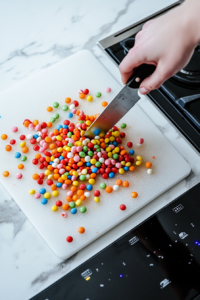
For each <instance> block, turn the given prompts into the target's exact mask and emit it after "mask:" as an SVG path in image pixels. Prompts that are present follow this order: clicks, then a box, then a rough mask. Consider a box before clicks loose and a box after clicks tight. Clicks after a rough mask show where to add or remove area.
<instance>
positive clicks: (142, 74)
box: [84, 64, 156, 138]
mask: <svg viewBox="0 0 200 300" xmlns="http://www.w3.org/2000/svg"><path fill="white" fill-rule="evenodd" d="M155 69H156V67H155V66H154V65H147V64H143V65H141V66H140V67H138V68H137V69H136V70H135V71H134V73H133V75H132V76H131V77H130V78H129V80H128V82H127V84H126V85H125V86H124V87H123V88H122V90H121V91H120V92H119V94H118V95H117V96H116V97H115V98H114V99H113V100H112V101H111V102H110V103H109V105H108V106H107V107H106V108H105V109H104V111H103V112H102V113H101V114H100V115H99V117H98V118H97V119H96V120H95V121H94V123H93V124H92V125H91V126H90V127H89V128H88V130H87V131H86V132H85V134H84V136H86V137H89V138H93V137H94V136H97V135H105V134H106V133H107V132H108V131H109V130H110V129H111V128H112V127H113V126H114V125H115V124H116V123H117V122H118V121H119V120H120V119H121V118H122V117H123V116H124V115H125V114H126V113H127V112H128V111H129V110H130V109H131V108H132V107H133V106H134V105H135V104H136V103H137V102H138V100H139V99H140V97H139V95H138V88H139V86H140V83H141V82H142V81H143V80H144V79H145V78H147V77H148V76H150V75H151V74H152V73H153V72H154V71H155Z"/></svg>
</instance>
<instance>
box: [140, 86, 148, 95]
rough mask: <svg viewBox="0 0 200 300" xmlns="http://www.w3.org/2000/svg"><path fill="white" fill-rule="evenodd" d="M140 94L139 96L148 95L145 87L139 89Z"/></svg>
mask: <svg viewBox="0 0 200 300" xmlns="http://www.w3.org/2000/svg"><path fill="white" fill-rule="evenodd" d="M140 93H141V94H147V93H148V90H147V89H145V87H141V88H140Z"/></svg>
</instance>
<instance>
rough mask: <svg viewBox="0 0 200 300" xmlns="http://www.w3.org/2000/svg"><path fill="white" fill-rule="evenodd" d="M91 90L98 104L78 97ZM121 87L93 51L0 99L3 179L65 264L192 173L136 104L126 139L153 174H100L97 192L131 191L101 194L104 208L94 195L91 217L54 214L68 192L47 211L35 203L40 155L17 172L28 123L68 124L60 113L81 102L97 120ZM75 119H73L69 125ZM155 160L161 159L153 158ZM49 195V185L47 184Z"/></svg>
mask: <svg viewBox="0 0 200 300" xmlns="http://www.w3.org/2000/svg"><path fill="white" fill-rule="evenodd" d="M108 86H109V87H111V89H112V91H111V93H106V92H105V89H106V87H108ZM85 88H88V89H89V90H90V94H91V95H92V96H93V98H94V100H93V101H92V102H88V101H87V100H86V99H84V100H81V99H79V97H78V92H79V90H80V89H85ZM120 89H121V87H120V85H119V84H118V83H117V82H116V81H115V79H114V78H113V77H112V76H111V75H110V74H109V72H108V71H107V70H106V69H105V68H104V67H103V66H102V65H101V64H100V62H99V61H98V60H97V59H96V58H95V57H94V56H93V54H92V53H90V52H89V51H86V50H84V51H81V52H78V53H77V54H74V55H73V56H71V57H69V58H67V59H65V60H63V61H61V62H60V63H58V64H55V65H54V66H52V67H50V68H48V69H46V70H45V71H43V72H42V73H40V74H38V75H37V76H34V77H32V78H30V79H28V80H26V81H24V82H22V83H21V84H19V85H17V86H15V87H13V88H12V89H10V90H8V91H6V92H4V93H2V94H1V95H0V100H1V118H0V135H1V134H2V133H6V134H7V135H8V139H7V140H6V141H3V140H1V139H0V155H1V157H3V159H2V160H1V164H0V180H1V182H2V184H3V185H4V186H5V188H6V189H7V191H8V192H9V193H10V194H11V196H12V197H13V199H14V200H15V201H16V202H17V204H18V205H19V206H20V208H21V209H22V210H23V212H24V213H25V214H26V216H27V217H28V218H29V220H30V221H31V222H32V224H33V225H34V226H35V228H36V229H37V230H38V232H39V233H40V234H41V236H42V237H43V238H44V240H45V241H46V242H47V244H48V245H49V247H50V248H51V249H52V250H53V251H54V252H55V254H56V255H57V256H59V257H61V258H63V259H64V258H67V257H70V256H71V255H73V254H74V253H76V252H77V251H79V250H80V249H81V248H83V247H85V246H86V245H88V244H89V243H91V242H92V241H94V240H95V239H97V238H98V237H99V236H101V235H102V234H104V233H105V232H106V231H108V230H110V229H111V228H113V227H114V226H116V225H117V224H118V223H120V222H122V221H123V220H124V219H126V218H128V217H129V216H130V215H132V214H134V213H135V212H136V211H137V210H139V209H140V208H142V207H143V206H145V205H146V204H147V203H149V202H150V201H152V200H153V199H155V198H156V197H157V196H159V195H160V194H162V193H163V192H164V191H166V190H167V189H169V188H170V187H172V186H173V185H175V184H176V183H177V182H179V181H180V180H182V179H183V178H185V177H186V176H187V175H188V174H189V173H190V167H189V165H188V164H187V162H186V161H185V160H184V159H183V158H182V157H181V155H180V154H179V153H178V152H177V150H176V149H175V148H174V147H173V146H172V145H171V144H170V143H169V141H168V140H167V139H166V138H165V137H164V135H163V134H162V133H161V132H160V131H159V130H158V128H157V127H156V126H155V125H154V124H153V123H152V121H151V120H150V119H149V118H148V116H147V115H146V114H145V113H144V112H143V111H142V109H141V108H140V107H139V106H138V105H136V106H135V107H133V108H132V109H131V110H130V111H129V113H128V114H127V115H126V116H125V117H124V118H123V120H121V121H120V123H121V122H125V123H127V125H128V126H127V128H126V129H125V130H124V131H125V132H126V137H125V138H124V139H123V144H124V145H126V144H127V142H128V141H132V142H133V145H134V146H133V149H134V150H135V155H134V157H135V156H136V155H141V156H142V157H143V161H144V163H145V162H146V161H151V162H152V164H153V165H152V168H153V171H154V173H153V175H151V176H150V175H148V174H147V169H146V168H145V165H144V163H143V166H141V167H136V170H135V171H134V172H127V173H126V174H125V175H116V176H115V178H113V179H109V180H103V179H102V177H101V176H98V179H97V180H96V183H95V185H94V188H93V191H94V190H95V189H99V184H100V183H101V182H106V183H107V185H111V186H113V185H114V182H115V180H116V178H122V179H123V180H128V181H129V183H130V186H129V187H128V188H124V187H120V189H119V190H118V191H117V192H113V193H111V194H107V193H106V192H105V190H101V195H100V199H101V201H100V203H96V202H94V200H93V198H94V197H93V191H92V192H91V196H90V198H88V199H86V200H85V201H84V204H83V205H85V206H86V207H87V212H86V213H85V214H82V213H80V212H79V208H78V212H77V214H75V215H72V214H71V213H70V212H69V211H68V217H67V218H63V217H62V216H61V212H62V209H61V208H59V209H58V211H57V212H53V211H52V210H51V206H52V205H54V204H55V201H56V200H58V199H59V200H62V201H63V202H64V203H65V202H66V200H65V198H66V191H63V190H62V189H59V192H60V194H59V196H58V197H57V198H54V197H51V199H50V200H49V201H48V204H47V205H42V204H41V203H40V200H41V199H35V197H34V195H30V194H29V190H30V189H35V190H36V191H37V192H38V191H39V189H40V187H41V186H39V185H38V184H37V183H36V182H35V181H34V180H33V179H32V174H33V173H41V172H42V170H39V169H38V167H37V166H34V165H33V164H32V162H31V161H32V158H33V157H34V155H35V153H36V152H35V151H33V150H32V145H30V142H29V141H28V140H27V144H28V145H30V147H29V148H30V151H29V153H28V154H27V157H28V159H27V161H26V162H24V165H25V168H24V170H22V171H21V173H22V174H23V178H22V179H21V180H17V179H16V178H15V175H16V173H18V172H19V170H18V168H17V165H18V164H19V163H20V162H21V161H20V159H16V158H14V153H15V152H16V151H20V147H19V143H20V140H19V136H20V135H21V134H28V133H30V131H29V130H28V129H26V128H25V127H24V126H23V120H24V119H30V120H34V119H38V120H39V121H40V122H42V121H48V120H49V119H50V117H51V116H52V115H53V113H55V112H58V113H59V114H60V118H59V119H58V120H57V121H56V122H55V126H56V125H58V124H60V123H61V122H63V120H64V119H66V118H67V113H68V112H64V111H62V109H61V107H62V105H64V104H65V102H64V100H65V98H66V97H71V98H72V99H73V100H74V99H76V100H78V101H79V103H80V106H79V108H80V109H81V110H84V111H85V113H86V114H95V113H99V112H101V111H102V110H103V107H102V106H101V103H102V101H108V102H110V101H111V100H112V99H113V97H114V96H115V95H116V94H117V93H118V92H119V90H120ZM98 91H100V92H101V93H102V97H101V98H96V97H95V93H96V92H98ZM55 101H57V102H59V104H60V106H59V108H57V109H54V110H53V112H52V113H49V112H47V111H46V108H47V106H50V105H52V104H53V102H55ZM75 120H77V119H76V117H75V116H74V117H73V118H72V119H71V121H75ZM13 126H18V128H19V131H18V132H17V133H13V132H12V131H11V128H12V127H13ZM141 137H142V138H144V141H145V142H144V144H143V145H142V146H140V147H138V146H137V143H138V139H139V138H141ZM12 138H15V139H16V140H17V143H16V144H15V145H14V146H13V149H12V151H11V152H6V151H5V145H7V144H9V141H10V139H12ZM152 156H155V159H152ZM5 170H8V171H9V172H10V176H9V177H7V178H4V177H3V176H2V172H3V171H5ZM45 187H46V188H47V191H50V192H51V190H50V187H49V186H47V185H46V184H45ZM133 191H136V192H137V193H138V198H137V199H132V198H131V192H133ZM120 204H125V205H126V207H127V209H126V210H125V211H121V210H120V209H119V206H120ZM80 226H83V227H85V233H84V234H82V235H81V234H79V233H78V228H79V227H80ZM69 235H70V236H72V237H73V239H74V240H73V242H72V243H67V242H66V237H67V236H69Z"/></svg>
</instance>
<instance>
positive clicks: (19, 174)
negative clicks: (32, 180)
mask: <svg viewBox="0 0 200 300" xmlns="http://www.w3.org/2000/svg"><path fill="white" fill-rule="evenodd" d="M22 176H23V175H22V174H21V173H17V174H16V176H15V177H16V178H17V179H21V178H22Z"/></svg>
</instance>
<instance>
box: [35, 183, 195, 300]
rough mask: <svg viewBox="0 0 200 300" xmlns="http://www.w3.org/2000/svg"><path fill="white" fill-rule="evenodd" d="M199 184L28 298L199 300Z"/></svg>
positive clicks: (48, 299)
mask: <svg viewBox="0 0 200 300" xmlns="http://www.w3.org/2000/svg"><path fill="white" fill-rule="evenodd" d="M199 195H200V183H199V184H197V185H196V186H194V187H193V188H192V189H190V190H189V191H187V192H186V193H185V194H183V195H182V196H180V197H179V198H177V199H176V200H175V201H173V202H172V203H170V204H169V205H168V206H166V207H164V208H163V209H162V210H160V211H159V212H158V213H156V214H155V215H153V216H152V217H150V218H149V219H148V220H146V221H145V222H143V223H142V224H140V225H139V226H137V227H136V228H134V229H132V230H131V231H130V232H128V233H127V234H126V235H124V236H122V237H121V238H120V239H118V240H117V241H115V242H114V243H113V244H111V245H109V246H108V247H107V248H105V249H104V250H102V251H101V252H99V253H98V254H96V255H95V256H94V257H92V258H91V259H89V260H88V261H86V262H85V263H83V264H82V265H81V266H79V267H78V268H77V269H75V270H74V271H72V272H70V273H69V274H67V275H66V276H64V277H63V278H61V279H60V280H58V281H57V282H55V283H54V284H53V285H51V286H50V287H48V288H47V289H46V290H44V291H42V292H41V293H40V294H38V295H37V296H35V297H33V298H32V300H133V299H134V300H148V299H152V300H190V299H196V300H197V299H200V196H199Z"/></svg>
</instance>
